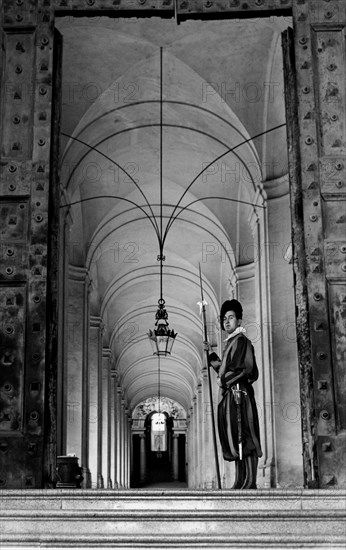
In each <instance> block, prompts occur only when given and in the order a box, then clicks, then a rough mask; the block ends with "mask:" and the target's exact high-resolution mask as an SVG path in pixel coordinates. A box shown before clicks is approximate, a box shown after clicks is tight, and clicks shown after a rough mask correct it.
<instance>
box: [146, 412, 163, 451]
mask: <svg viewBox="0 0 346 550" xmlns="http://www.w3.org/2000/svg"><path fill="white" fill-rule="evenodd" d="M150 431H151V445H150V448H151V451H153V452H155V453H163V452H165V451H167V422H166V415H165V414H163V413H155V414H153V416H152V417H151V430H150Z"/></svg>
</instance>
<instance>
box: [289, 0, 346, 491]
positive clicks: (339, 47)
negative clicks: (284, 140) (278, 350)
mask: <svg viewBox="0 0 346 550" xmlns="http://www.w3.org/2000/svg"><path fill="white" fill-rule="evenodd" d="M293 16H294V34H293V36H292V38H293V42H294V46H293V49H294V57H295V61H294V63H295V77H294V80H295V82H294V86H295V92H292V91H289V89H288V87H287V88H286V98H287V103H288V104H291V105H288V108H287V113H288V123H289V124H291V125H294V124H295V123H294V117H296V119H297V120H296V124H297V132H296V135H295V136H292V135H291V136H290V137H289V142H290V143H289V145H290V147H289V151H290V164H291V198H292V215H293V239H294V241H295V242H294V246H295V254H294V256H295V262H294V264H295V277H296V303H297V312H298V319H297V325H298V329H300V328H301V329H302V330H301V332H300V334H298V340H299V345H300V362H301V364H300V367H301V390H302V417H303V445H304V451H303V456H304V462H305V468H304V469H305V475H306V483H307V485H309V486H311V487H315V486H319V487H326V486H337V487H343V486H345V485H346V477H345V471H344V466H343V464H344V462H345V459H346V456H345V454H346V445H345V444H346V431H345V428H346V425H345V424H346V423H345V405H344V402H345V395H346V371H345V367H344V365H345V336H344V334H345V322H346V299H345V283H346V239H345V230H346V225H345V222H346V216H345V213H346V181H345V160H346V158H345V155H346V134H345V120H346V118H345V115H346V113H345V96H346V64H345V46H346V43H345V23H346V4H345V3H344V2H339V1H338V0H330V1H328V2H326V1H325V0H313V1H312V0H299V1H297V2H293ZM285 40H286V45H287V37H286V39H284V43H285ZM287 57H288V54H287V51H286V62H287ZM292 69H293V70H294V68H293V66H290V67H286V83H289V81H290V80H292V75H290V72H291V73H292ZM294 102H295V103H296V111H294V108H292V103H294ZM290 117H291V118H290ZM289 134H290V132H289ZM298 136H299V142H298V139H297V137H298ZM293 165H295V166H297V165H299V167H298V169H292V166H293ZM304 327H306V330H305V328H304Z"/></svg>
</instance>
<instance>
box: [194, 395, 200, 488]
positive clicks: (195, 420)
mask: <svg viewBox="0 0 346 550" xmlns="http://www.w3.org/2000/svg"><path fill="white" fill-rule="evenodd" d="M192 406H193V460H192V467H193V472H194V474H193V486H194V488H195V489H197V488H198V482H199V472H198V467H199V461H198V426H197V421H198V419H197V397H196V396H194V398H193V400H192Z"/></svg>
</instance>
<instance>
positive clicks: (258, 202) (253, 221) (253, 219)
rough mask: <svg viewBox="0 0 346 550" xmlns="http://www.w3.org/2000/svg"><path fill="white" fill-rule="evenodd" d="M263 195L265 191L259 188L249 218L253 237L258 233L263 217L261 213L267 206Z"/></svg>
mask: <svg viewBox="0 0 346 550" xmlns="http://www.w3.org/2000/svg"><path fill="white" fill-rule="evenodd" d="M262 193H263V191H262V190H261V189H259V188H257V191H256V194H255V197H254V199H253V201H252V204H253V206H254V208H252V210H251V212H250V215H249V217H248V221H249V224H250V227H251V231H252V233H253V235H255V233H256V227H257V225H258V224H259V223H260V220H261V217H262V216H261V212H262V211H263V210H264V208H263V207H264V206H265V198H264V197H263V194H262ZM256 206H258V208H256Z"/></svg>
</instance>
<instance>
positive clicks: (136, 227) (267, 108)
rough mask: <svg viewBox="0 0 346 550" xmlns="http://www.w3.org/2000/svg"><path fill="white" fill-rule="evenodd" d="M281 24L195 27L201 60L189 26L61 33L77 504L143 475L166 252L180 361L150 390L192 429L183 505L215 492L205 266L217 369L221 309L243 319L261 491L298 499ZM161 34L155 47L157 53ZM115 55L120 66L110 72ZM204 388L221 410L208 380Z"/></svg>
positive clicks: (63, 395)
mask: <svg viewBox="0 0 346 550" xmlns="http://www.w3.org/2000/svg"><path fill="white" fill-rule="evenodd" d="M287 24H288V23H287V21H285V20H284V19H282V18H274V20H270V21H269V20H266V19H263V20H261V21H260V22H259V23H258V25H256V27H255V28H254V27H253V25H252V23H250V22H248V21H242V22H231V27H232V40H229V39H228V36H229V28H230V27H229V25H230V22H227V24H226V22H221V21H215V22H208V23H203V28H204V29H205V28H207V29H208V31H207V32H208V47H207V46H206V45H203V38H202V35H201V33H200V28H201V23H199V22H189V23H188V24H187V26H188V29H187V27H185V26H184V28H179V27H176V26H175V25H174V23H173V22H172V21H164V22H163V21H160V22H158V21H155V20H151V21H146V22H145V24H144V23H143V22H141V21H139V20H138V21H132V20H123V21H118V27H117V29H116V31H115V30H114V29H113V27H112V22H111V21H110V20H108V19H107V18H101V19H100V20H99V21H98V24H97V25H96V26H95V28H94V29H93V35H92V37H90V40H86V36H87V35H88V20H87V19H80V20H74V19H72V20H64V18H63V19H61V21H60V22H59V24H58V28H59V30H60V31H61V33H62V34H63V37H64V59H63V87H62V89H63V113H62V136H63V143H64V148H63V155H62V159H61V177H62V185H63V189H64V196H65V205H63V207H62V209H61V215H62V224H64V228H65V229H64V232H63V233H64V243H63V248H64V249H65V251H66V254H65V257H64V258H63V259H62V262H61V278H62V280H63V281H64V283H63V286H64V300H63V303H62V304H61V306H62V307H63V308H64V311H65V314H64V315H65V317H64V318H65V319H66V326H67V327H68V328H67V330H66V331H65V341H66V343H67V346H66V349H65V347H64V351H63V355H64V374H63V375H62V378H61V381H60V387H61V390H60V403H61V418H60V421H61V426H62V429H61V433H60V448H61V453H62V454H69V453H75V454H76V455H77V456H78V457H80V460H81V463H82V466H83V469H84V477H85V481H84V483H85V486H92V487H113V486H115V487H116V486H118V487H129V486H130V480H131V472H135V471H136V467H137V466H136V464H137V463H136V458H135V457H134V455H135V454H136V453H137V452H138V450H139V449H140V443H139V442H138V441H137V436H139V434H137V435H136V436H135V440H133V435H132V433H133V411H134V410H135V407H136V406H137V405H138V403H140V402H142V401H144V400H145V399H148V398H149V397H152V396H153V388H156V385H157V361H156V360H155V357H153V355H152V351H151V349H150V346H149V342H148V339H147V332H148V330H149V329H150V328H152V327H153V325H154V319H155V310H156V308H157V305H156V301H157V300H158V298H159V297H160V294H159V292H160V264H159V262H158V261H157V258H158V255H159V254H160V246H159V244H160V238H161V240H162V243H164V257H165V260H164V261H163V262H162V263H163V297H164V300H165V302H166V309H167V313H168V317H169V325H170V327H171V328H173V329H174V330H175V331H176V332H177V333H178V336H177V337H176V341H175V343H174V347H173V351H172V354H171V355H170V356H167V357H162V358H161V366H160V373H161V378H160V389H161V395H164V396H166V397H167V398H168V399H171V400H173V401H176V402H178V403H180V404H181V406H182V407H183V408H184V410H185V411H186V419H185V421H186V463H187V466H186V481H187V482H188V484H189V487H214V486H215V484H216V480H215V466H214V460H213V449H212V440H211V436H210V434H211V424H210V422H211V416H210V411H211V405H210V398H209V395H208V390H207V371H206V366H205V364H204V362H203V349H202V341H203V332H202V331H203V327H202V318H201V316H200V313H199V306H198V305H197V302H198V301H199V300H200V288H199V286H200V283H199V273H198V265H199V263H200V264H201V267H202V273H203V284H204V293H205V298H206V301H207V303H208V307H207V315H208V334H209V339H210V341H211V343H212V344H213V345H214V346H215V349H219V352H220V353H221V349H222V338H223V336H222V334H221V330H220V326H219V320H218V315H219V305H220V303H221V302H222V301H223V300H225V299H227V298H229V297H237V298H238V299H239V300H240V301H241V302H242V303H243V307H244V311H245V318H244V324H245V327H246V328H247V330H248V335H249V337H250V338H251V339H252V340H253V342H254V345H255V349H256V356H257V360H258V363H259V365H260V368H261V374H260V379H259V381H258V383H256V393H257V396H258V403H259V410H260V423H261V433H262V439H263V446H264V456H263V458H262V460H261V462H260V474H259V478H260V484H262V485H263V486H273V485H274V486H279V485H280V484H282V485H283V486H286V485H290V484H293V485H297V484H298V485H300V484H301V483H302V462H301V429H300V410H299V405H297V404H299V390H298V364H297V351H296V342H295V319H294V300H293V274H292V266H291V265H290V263H289V251H290V240H291V236H290V225H291V222H290V211H289V196H288V175H287V152H286V149H287V145H286V134H285V128H284V127H283V125H284V123H285V110H284V98H283V74H282V53H281V45H280V40H279V39H280V33H281V31H282V30H283V29H284V28H286V27H287ZM205 25H206V26H205ZM149 28H150V29H151V30H150V37H151V38H150V39H149V34H148V32H149ZM156 28H160V29H162V28H164V29H165V38H163V37H162V38H159V37H158V40H157V42H156V41H155V39H154V38H153V37H155V29H156ZM204 32H205V31H204ZM259 35H261V42H260V44H261V46H260V48H259V46H258V41H257V38H256V37H258V36H259ZM105 40H106V41H107V47H106V48H105V47H104V45H105ZM125 44H126V45H125ZM235 44H237V47H234V45H235ZM221 45H222V47H221ZM121 48H126V51H127V56H126V58H125V57H122V58H119V56H117V55H116V51H118V50H120V49H121ZM91 49H92V51H93V55H92V56H90V55H89V54H88V52H89V51H90V50H91ZM98 52H99V53H98ZM210 52H213V54H211V53H210ZM215 52H217V55H216V53H215ZM101 57H102V67H101V66H100V65H99V64H98V62H97V61H96V60H97V59H98V58H100V59H101ZM83 59H88V60H91V62H90V63H89V62H88V65H85V63H84V62H83ZM94 61H96V63H94ZM249 66H251V70H249ZM255 73H256V76H255ZM73 82H78V86H76V85H74V84H72V83H73ZM239 82H242V83H243V84H242V88H241V90H238V83H239ZM254 82H256V83H263V84H261V86H260V88H259V87H258V85H257V84H256V86H255V85H254ZM232 87H233V88H232ZM76 94H77V95H78V98H79V99H78V101H77V102H76V101H75V98H76ZM254 94H255V95H254ZM276 127H278V128H277V129H276V130H275V131H269V133H266V131H268V130H271V129H272V128H276ZM257 135H258V136H259V137H257V138H256V137H255V138H254V139H251V136H257ZM69 136H70V137H69ZM160 186H161V187H160ZM160 189H161V191H160ZM158 238H159V241H158ZM213 387H214V394H213V399H214V403H213V405H214V408H215V407H216V405H217V399H218V387H217V385H216V379H215V378H214V379H213ZM71 408H72V409H73V414H71ZM146 445H147V443H146ZM179 445H181V443H179ZM139 452H140V451H139ZM131 457H132V458H131ZM221 469H222V472H221V475H222V480H223V485H224V486H225V487H229V486H230V484H231V478H232V475H233V473H232V465H230V464H227V463H224V462H223V461H222V460H221ZM136 475H137V480H136V481H135V482H134V483H137V484H138V483H141V481H138V472H137V474H136ZM132 479H135V478H133V477H132ZM139 479H140V475H139ZM142 483H143V480H142Z"/></svg>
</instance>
